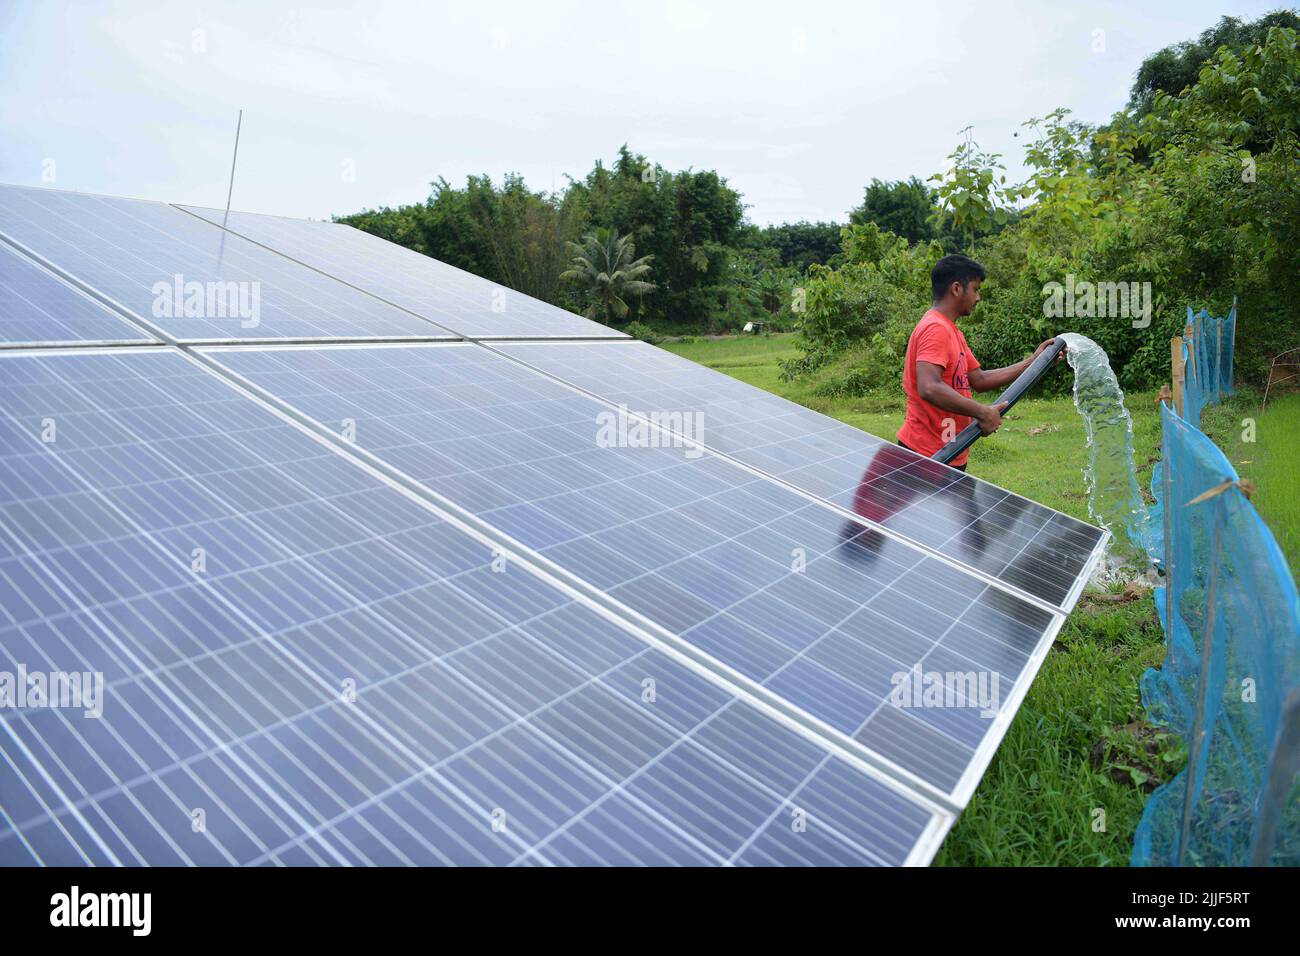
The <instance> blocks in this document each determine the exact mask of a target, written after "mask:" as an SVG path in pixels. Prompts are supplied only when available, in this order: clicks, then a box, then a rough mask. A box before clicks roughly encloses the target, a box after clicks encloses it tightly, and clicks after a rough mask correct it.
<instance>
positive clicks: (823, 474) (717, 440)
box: [500, 342, 1103, 610]
mask: <svg viewBox="0 0 1300 956" xmlns="http://www.w3.org/2000/svg"><path fill="white" fill-rule="evenodd" d="M500 349H501V351H503V352H505V353H507V354H509V355H511V356H514V357H516V358H518V359H521V360H522V361H524V362H526V363H528V364H529V365H531V366H533V367H535V368H538V369H541V370H542V371H544V372H546V373H548V374H550V375H554V376H557V377H559V378H561V379H564V380H565V381H566V382H570V383H572V384H574V385H577V386H578V387H580V388H582V389H585V390H586V391H589V392H591V393H593V394H595V395H598V396H600V397H601V398H603V399H605V400H606V401H609V402H614V403H616V404H624V405H626V406H628V408H629V409H633V410H637V409H639V410H642V411H643V412H644V411H646V410H651V409H654V410H659V411H673V410H687V411H692V412H699V413H701V414H702V416H703V421H704V434H703V442H704V444H705V445H707V446H708V447H709V448H712V449H715V450H717V451H720V452H723V453H724V454H726V455H729V456H731V457H733V458H735V459H737V460H738V461H742V462H744V463H745V464H747V465H750V466H751V467H753V468H756V469H759V470H761V471H763V472H765V473H767V474H770V475H774V476H777V477H779V478H780V479H781V480H783V481H786V482H789V483H790V484H791V485H794V486H795V487H796V488H799V489H800V490H802V491H805V492H808V493H809V494H812V495H816V496H818V497H820V498H823V499H825V500H827V501H829V502H831V503H833V504H835V505H838V506H839V507H840V508H843V509H845V510H847V511H851V512H854V513H855V514H857V515H859V516H860V517H862V518H864V519H865V520H867V521H869V522H871V523H873V524H876V525H879V526H883V527H885V528H888V529H890V530H891V531H894V532H897V533H898V534H901V535H904V536H905V537H907V538H908V539H910V540H912V541H915V542H918V543H920V544H922V545H924V546H925V547H927V548H931V549H933V550H935V551H937V552H939V553H942V554H944V555H946V556H948V557H949V558H951V559H953V560H955V561H957V562H958V563H960V564H963V565H966V566H968V567H972V568H977V569H979V570H981V571H983V572H985V573H987V574H991V575H994V576H996V577H997V578H998V579H999V580H1001V581H1003V582H1004V583H1006V584H1008V585H1011V586H1012V587H1015V588H1018V589H1020V590H1021V591H1024V592H1026V593H1028V594H1031V595H1034V596H1035V597H1038V598H1041V599H1042V600H1044V601H1046V602H1048V603H1049V604H1052V605H1055V606H1058V607H1062V608H1064V609H1066V610H1069V608H1070V607H1072V606H1073V605H1074V601H1075V599H1076V598H1077V596H1078V595H1077V588H1078V587H1079V586H1080V585H1081V584H1082V578H1081V572H1082V570H1083V568H1084V567H1085V566H1086V565H1087V564H1088V563H1089V561H1090V560H1091V559H1092V558H1093V556H1094V554H1095V552H1096V550H1097V548H1098V546H1099V545H1100V544H1101V540H1102V537H1103V534H1102V531H1101V530H1100V529H1099V528H1095V527H1093V526H1092V525H1089V524H1085V523H1083V522H1082V521H1078V520H1076V519H1074V518H1071V517H1069V516H1068V515H1063V514H1061V513H1060V512H1057V511H1053V510H1051V509H1050V508H1045V507H1043V506H1042V505H1039V504H1036V503H1034V502H1032V501H1029V500H1027V499H1025V498H1021V497H1019V496H1018V495H1013V494H1011V493H1009V492H1006V491H1003V490H1002V489H1001V488H998V487H995V486H993V485H990V484H988V483H987V482H983V481H979V480H977V479H975V478H971V477H968V476H965V475H962V474H961V473H959V472H957V471H954V470H952V469H949V468H945V467H943V466H940V465H936V464H935V463H933V462H931V461H930V460H929V459H926V458H922V457H921V456H919V455H916V454H914V453H912V452H910V451H907V450H905V449H903V448H900V447H899V446H897V445H894V444H891V443H889V442H886V441H882V440H881V439H879V438H876V437H875V436H874V435H869V434H867V433H866V432H864V431H862V430H860V429H857V428H853V427H852V426H850V425H845V424H844V423H842V422H838V421H836V420H834V419H832V418H828V417H826V416H824V415H819V414H818V413H816V412H814V411H811V410H809V409H807V408H804V407H803V406H802V405H796V404H794V403H793V402H788V401H786V400H785V399H783V398H779V397H778V396H776V395H773V394H771V393H770V392H764V391H762V390H760V389H757V388H754V387H752V386H750V385H746V384H745V383H743V382H739V381H737V380H736V379H733V378H731V377H729V376H727V375H723V374H722V373H720V372H715V371H713V370H712V369H707V368H704V367H703V366H701V365H696V364H695V363H694V362H689V361H686V360H685V359H681V358H678V357H677V356H675V355H673V354H672V353H670V352H665V351H663V350H662V349H657V348H654V347H653V346H650V345H646V344H645V343H643V342H625V343H617V344H615V343H609V344H605V343H590V344H576V343H521V344H510V345H502V346H500Z"/></svg>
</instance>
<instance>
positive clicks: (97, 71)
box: [0, 0, 1284, 224]
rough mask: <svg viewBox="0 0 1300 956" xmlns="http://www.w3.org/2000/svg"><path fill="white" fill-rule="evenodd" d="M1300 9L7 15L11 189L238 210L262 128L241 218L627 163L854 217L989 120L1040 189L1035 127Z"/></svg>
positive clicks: (1276, 1)
mask: <svg viewBox="0 0 1300 956" xmlns="http://www.w3.org/2000/svg"><path fill="white" fill-rule="evenodd" d="M1282 5H1284V4H1283V3H1281V2H1280V0H1266V2H1255V0H1244V2H1237V0H1225V2H1219V3H1207V2H1203V0H1173V2H1165V0H1152V2H1146V3H1144V4H1143V5H1142V6H1141V7H1140V8H1139V7H1135V6H1134V5H1133V3H1132V2H1124V3H1110V2H1102V3H1088V4H1066V3H1058V2H1053V0H1039V2H1013V0H984V2H980V3H940V2H934V0H909V2H906V3H903V2H892V3H868V2H851V0H842V2H840V3H817V2H810V0H801V2H791V0H786V2H783V3H764V2H761V0H749V2H741V3H708V2H705V0H699V2H685V0H672V2H665V3H655V2H649V0H635V2H627V3H618V2H612V0H611V2H601V3H578V2H558V3H543V2H540V0H537V2H531V3H528V2H520V3H502V2H491V0H473V2H461V3H416V2H406V3H397V2H388V0H365V2H357V3H344V2H338V3H310V4H291V3H284V2H277V0H253V2H246V3H245V2H205V3H194V2H184V0H179V2H178V0H168V2H153V0H136V2H119V3H112V2H84V3H76V2H68V3H61V2H56V0H31V2H28V0H0V130H3V132H2V133H0V182H7V183H24V184H33V185H39V184H41V183H42V176H43V173H44V174H45V175H47V176H48V173H49V171H50V170H51V169H52V171H53V174H54V177H55V178H54V182H53V183H52V185H56V186H59V187H62V188H68V189H81V190H86V191H90V192H102V193H111V194H116V195H124V196H136V197H142V198H149V199H161V200H166V201H170V202H185V203H200V204H205V205H213V206H222V205H224V204H225V198H226V187H227V177H228V175H229V171H230V153H231V147H232V144H233V138H234V130H235V118H236V114H237V111H238V110H239V109H240V108H241V107H242V108H243V109H244V111H245V112H244V125H243V133H242V136H241V139H240V147H239V168H238V172H237V174H236V179H235V189H234V202H233V206H234V208H236V209H246V210H252V211H257V212H271V213H280V214H284V215H291V216H313V217H317V218H324V217H327V216H329V215H331V214H343V213H348V212H354V211H357V210H359V209H361V208H363V207H366V206H377V205H396V204H399V203H407V202H415V201H419V200H422V199H423V198H424V197H425V196H426V195H427V194H428V183H429V182H430V181H431V180H433V179H436V178H437V177H438V176H443V177H445V178H446V179H448V180H449V181H451V182H452V183H454V184H457V185H460V184H462V183H463V181H464V177H465V176H466V175H467V174H470V173H483V172H486V173H488V174H490V175H491V176H492V177H493V179H494V180H498V181H499V179H500V177H501V175H502V174H503V173H505V172H507V171H515V172H519V173H522V174H523V175H524V177H525V179H526V180H527V181H528V183H529V185H530V186H532V187H534V188H542V189H551V188H553V187H555V188H558V187H562V186H563V185H564V182H565V180H564V175H565V174H566V173H567V174H570V175H573V176H575V177H579V176H582V175H584V174H585V173H586V172H587V171H588V170H589V169H590V168H591V167H592V165H593V162H594V161H595V160H596V159H597V158H604V159H606V160H607V161H608V160H610V159H612V157H613V156H614V154H615V151H616V150H617V149H618V147H619V145H620V144H622V143H624V142H626V143H627V144H628V145H629V147H630V148H632V149H633V150H634V151H636V152H640V153H644V154H645V155H646V156H648V157H649V158H650V159H652V160H654V161H657V162H659V163H661V164H662V165H663V166H664V167H666V168H668V169H674V170H676V169H682V168H686V167H693V168H695V169H716V170H717V171H718V172H719V173H721V174H722V175H723V176H725V177H726V178H727V179H728V181H729V182H730V183H731V185H732V186H733V187H735V188H736V189H738V190H740V192H741V193H742V194H743V195H744V198H745V202H746V203H747V204H748V206H749V210H748V214H749V217H750V219H751V220H752V221H754V222H757V223H759V224H767V223H774V222H785V221H794V220H798V219H811V220H839V221H842V220H843V219H844V218H845V217H846V215H847V211H848V210H849V209H850V208H851V207H853V206H854V205H856V204H857V203H859V202H860V201H861V198H862V190H863V187H864V186H865V185H866V183H867V182H869V181H870V180H871V178H872V177H873V176H875V177H879V178H881V179H898V178H903V177H906V176H908V175H911V174H917V175H919V176H921V177H922V178H926V177H927V176H929V175H930V174H931V173H933V172H936V171H938V170H939V169H941V168H943V167H944V165H945V163H944V159H945V157H946V156H947V154H948V153H949V152H951V151H952V148H953V146H954V145H955V144H956V142H957V139H958V137H957V132H958V130H960V129H961V128H962V127H964V126H966V125H968V124H974V126H975V131H974V132H975V138H976V139H977V140H978V141H979V142H980V144H981V145H982V146H983V147H985V148H986V149H991V150H994V151H998V152H1002V153H1003V154H1004V156H1005V157H1006V158H1007V160H1008V167H1009V172H1011V173H1016V172H1017V171H1018V170H1019V168H1020V166H1019V158H1020V155H1021V148H1020V143H1021V142H1022V141H1023V138H1022V139H1014V138H1013V137H1012V133H1013V132H1015V131H1016V130H1017V129H1018V128H1019V124H1020V123H1021V122H1022V121H1024V120H1026V119H1028V118H1030V117H1031V116H1041V115H1043V114H1044V113H1046V112H1048V111H1049V110H1051V109H1053V108H1054V107H1057V106H1067V107H1070V108H1071V109H1073V110H1074V115H1075V117H1077V118H1080V119H1085V120H1089V121H1102V120H1105V119H1107V118H1108V117H1109V116H1110V114H1111V113H1112V112H1113V111H1114V110H1116V109H1118V108H1119V107H1121V106H1122V105H1123V104H1124V102H1125V101H1126V100H1127V97H1128V90H1129V87H1130V85H1131V83H1132V77H1133V72H1134V71H1135V70H1136V68H1137V66H1138V64H1139V63H1140V62H1141V60H1142V58H1143V57H1144V56H1146V55H1147V54H1149V53H1152V52H1154V51H1155V50H1157V49H1159V48H1161V47H1163V46H1166V45H1168V44H1170V43H1175V42H1178V41H1181V40H1186V39H1190V38H1192V37H1194V36H1196V35H1197V34H1199V33H1200V32H1201V31H1202V30H1204V29H1205V28H1207V27H1209V26H1211V25H1212V24H1213V23H1214V22H1216V21H1217V20H1218V18H1219V17H1220V16H1221V15H1223V14H1231V15H1235V16H1240V17H1243V18H1246V19H1254V18H1255V17H1257V16H1259V15H1260V14H1262V13H1265V12H1267V11H1268V10H1270V9H1276V8H1277V7H1279V6H1282ZM1098 30H1100V31H1104V34H1096V33H1095V31H1098ZM196 31H197V32H196ZM1099 38H1100V40H1101V41H1102V45H1103V47H1104V48H1103V49H1102V50H1100V51H1097V50H1094V46H1095V45H1097V43H1098V39H1099ZM50 160H52V161H53V164H52V165H51V164H50V162H49V161H50ZM349 169H350V170H351V171H352V174H353V175H351V177H349V176H348V175H347V172H348V170H349ZM47 184H48V183H47Z"/></svg>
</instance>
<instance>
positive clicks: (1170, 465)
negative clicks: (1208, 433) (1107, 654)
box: [1160, 412, 1174, 647]
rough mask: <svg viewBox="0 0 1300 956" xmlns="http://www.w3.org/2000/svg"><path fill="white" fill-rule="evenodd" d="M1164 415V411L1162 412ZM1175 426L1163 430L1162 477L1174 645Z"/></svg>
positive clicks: (1168, 627)
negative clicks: (1173, 453) (1173, 451)
mask: <svg viewBox="0 0 1300 956" xmlns="http://www.w3.org/2000/svg"><path fill="white" fill-rule="evenodd" d="M1162 417H1163V412H1162ZM1173 433H1174V427H1173V426H1172V425H1168V424H1166V425H1165V427H1164V428H1163V429H1162V431H1161V446H1162V447H1161V449H1160V454H1161V458H1162V459H1163V460H1162V461H1161V462H1160V478H1161V484H1162V486H1163V488H1164V505H1165V514H1164V519H1165V645H1166V646H1167V647H1173V646H1174V458H1173V455H1172V454H1171V452H1172V450H1173Z"/></svg>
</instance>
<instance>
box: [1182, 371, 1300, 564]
mask: <svg viewBox="0 0 1300 956" xmlns="http://www.w3.org/2000/svg"><path fill="white" fill-rule="evenodd" d="M1259 405H1260V401H1259V396H1258V395H1256V394H1254V393H1246V394H1239V395H1235V396H1233V397H1232V398H1230V399H1229V400H1228V401H1226V402H1224V403H1223V404H1222V405H1218V406H1211V407H1209V408H1207V409H1206V410H1205V411H1204V412H1203V413H1202V415H1201V429H1202V431H1204V432H1205V433H1206V434H1207V435H1209V436H1210V437H1211V438H1213V439H1214V440H1215V442H1216V443H1217V444H1218V446H1219V447H1220V448H1222V449H1223V451H1224V453H1225V454H1226V455H1227V456H1228V461H1230V462H1232V466H1233V467H1234V468H1235V469H1236V470H1237V474H1239V475H1240V476H1241V477H1242V478H1246V479H1249V480H1250V481H1251V482H1252V483H1254V485H1255V494H1254V497H1253V498H1252V499H1251V501H1252V502H1253V503H1254V505H1255V508H1256V510H1258V511H1259V513H1260V515H1262V516H1263V518H1264V520H1265V521H1266V522H1268V526H1269V529H1270V530H1271V531H1272V532H1273V536H1274V537H1275V538H1277V542H1278V544H1279V545H1281V547H1282V553H1283V554H1285V555H1286V558H1287V561H1288V562H1290V565H1291V574H1292V575H1293V576H1296V575H1298V574H1300V394H1295V393H1292V394H1290V395H1284V396H1283V397H1281V398H1277V399H1273V400H1270V401H1269V404H1268V408H1267V409H1266V410H1264V411H1263V412H1261V411H1260V410H1259ZM1252 423H1253V426H1254V428H1253V434H1252V431H1251V428H1250V425H1251V424H1252ZM1247 439H1249V440H1247Z"/></svg>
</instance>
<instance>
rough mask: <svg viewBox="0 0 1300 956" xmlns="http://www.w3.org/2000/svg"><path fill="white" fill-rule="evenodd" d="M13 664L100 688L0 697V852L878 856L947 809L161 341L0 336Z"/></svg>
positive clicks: (3, 624) (919, 847) (7, 653)
mask: <svg viewBox="0 0 1300 956" xmlns="http://www.w3.org/2000/svg"><path fill="white" fill-rule="evenodd" d="M250 354H251V353H250ZM284 354H288V353H284ZM392 354H399V353H392ZM410 371H411V370H410V368H406V369H403V374H404V375H408V374H410ZM353 374H357V373H353ZM362 374H364V373H362ZM479 387H485V386H482V385H480V386H479ZM462 397H464V396H463V395H462ZM450 398H451V396H450V395H449V396H448V399H450ZM448 411H449V412H454V409H451V408H449V409H448ZM450 418H451V419H452V420H457V421H459V423H460V424H461V425H462V426H463V425H465V424H467V422H466V420H465V418H464V416H457V415H455V414H454V413H453V414H451V415H450ZM371 423H372V422H371V420H369V419H367V420H366V422H365V423H364V425H365V426H366V427H365V430H363V434H365V433H366V432H368V431H369V427H368V426H369V425H370V424H371ZM51 426H53V427H51ZM501 437H504V436H503V435H502V436H501ZM20 668H25V669H26V672H27V673H34V672H37V671H43V672H49V671H62V672H69V673H73V672H76V673H80V672H99V673H102V675H103V678H104V681H105V686H104V690H103V695H102V697H101V698H100V701H101V706H102V713H101V714H100V716H98V717H91V716H83V714H82V712H81V711H79V710H74V709H71V708H66V707H63V708H49V707H43V706H41V705H40V704H39V703H38V702H36V701H28V702H27V704H26V706H20V707H16V708H15V707H8V708H5V709H3V710H2V711H0V864H23V863H54V864H65V863H73V864H75V863H127V864H132V863H155V864H163V863H201V864H223V863H245V864H256V863H271V864H275V863H289V864H311V863H354V864H365V863H419V864H440V863H467V864H488V863H494V864H520V865H523V864H542V865H547V864H557V863H560V864H563V863H664V864H727V863H734V864H742V865H745V864H757V865H762V864H770V863H787V864H789V863H819V864H824V863H853V864H858V863H893V864H896V863H901V862H906V861H917V860H924V859H927V858H928V856H929V854H930V853H932V852H933V849H934V846H935V845H936V843H937V840H938V838H939V837H940V836H941V835H942V832H943V830H944V829H945V828H946V826H947V825H948V824H949V823H950V822H951V820H950V817H948V815H947V814H943V813H939V812H936V811H935V810H933V809H932V808H931V807H930V806H929V805H927V804H925V803H923V802H919V801H918V800H917V799H916V798H914V797H911V796H908V795H905V794H904V793H902V792H901V791H900V790H899V789H897V788H896V786H895V785H893V784H890V783H885V782H882V781H881V780H879V779H876V778H875V777H874V776H873V775H871V774H869V773H866V772H863V771H862V770H859V769H858V768H857V767H855V766H853V765H851V764H849V763H847V762H846V761H844V760H843V759H841V758H840V757H838V756H835V755H834V754H832V753H831V752H830V751H828V750H826V749H824V748H823V747H822V746H821V745H820V744H817V743H814V742H812V741H810V740H808V739H806V738H805V737H803V736H801V735H799V734H797V733H795V732H794V731H792V730H790V729H789V728H787V727H786V726H785V725H784V724H782V723H779V722H776V721H775V720H773V719H772V718H770V717H768V716H766V715H765V714H763V713H760V712H759V711H757V710H756V709H755V708H753V707H752V706H751V705H749V704H748V703H746V702H745V701H744V700H741V699H739V698H737V697H736V696H735V695H733V694H732V693H730V692H729V691H727V690H726V689H725V687H724V686H723V685H720V684H719V683H718V682H717V681H716V680H713V679H708V678H705V677H702V676H700V675H699V674H698V673H696V672H695V671H693V670H690V669H688V668H686V667H685V666H683V665H682V664H680V663H679V662H678V661H677V660H676V659H674V658H673V657H671V656H670V655H668V654H665V653H664V652H662V651H660V650H657V649H655V647H654V646H653V645H652V644H651V643H649V642H647V641H645V640H642V639H640V638H638V637H637V636H635V635H634V634H633V633H632V632H630V631H628V630H626V629H624V628H622V627H619V626H616V625H615V624H613V623H611V622H610V621H608V620H607V619H606V618H604V617H602V616H601V615H599V614H598V613H597V612H595V611H593V610H591V609H590V608H589V607H588V606H586V605H585V604H583V603H581V602H577V601H575V600H572V599H571V598H570V597H569V596H568V595H567V594H566V593H565V592H563V591H561V590H559V589H558V588H556V587H554V586H552V585H551V584H549V583H547V582H546V581H545V580H544V579H543V578H541V577H540V576H537V575H535V574H533V573H531V572H529V571H528V570H527V569H526V568H525V567H523V566H522V565H520V564H518V563H517V562H515V563H512V564H510V565H509V566H507V567H506V569H505V570H504V571H502V572H500V573H498V572H497V571H495V570H493V568H492V565H491V555H490V553H489V549H488V548H487V547H486V545H485V544H484V543H482V542H480V541H479V540H478V539H476V538H474V537H472V536H470V535H469V534H467V533H465V532H463V531H461V530H459V529H458V528H456V527H455V526H453V525H452V524H449V523H448V522H446V521H445V520H442V519H441V518H440V517H439V516H438V515H437V514H436V513H434V512H432V511H431V510H430V509H428V508H427V507H426V506H424V505H422V504H419V503H417V502H415V501H413V500H411V498H409V497H407V496H406V495H404V494H403V493H401V492H399V491H397V490H396V489H394V488H393V487H391V486H390V485H388V484H385V483H384V482H382V481H380V480H379V479H377V478H375V477H373V476H372V474H371V473H370V472H368V471H367V470H365V469H363V468H361V467H359V466H357V465H356V464H354V463H353V462H350V461H348V460H347V459H346V458H345V457H343V456H341V455H339V454H338V453H337V452H335V451H334V450H331V449H330V448H328V447H326V446H325V445H324V444H323V443H321V442H319V441H317V440H314V439H312V438H310V437H308V436H307V435H305V434H304V433H303V432H302V431H301V430H299V429H298V428H297V427H295V426H292V425H289V424H287V423H286V422H285V421H284V420H283V419H281V418H279V417H277V416H276V415H274V414H273V413H271V412H270V411H269V410H267V409H266V408H264V407H263V406H261V405H259V404H258V403H257V402H255V401H253V400H251V399H249V398H247V397H245V396H243V395H241V394H240V393H239V392H238V391H236V390H234V389H232V388H230V387H229V386H228V385H227V384H226V383H224V382H222V381H221V380H220V379H219V378H218V377H216V376H215V375H213V374H211V373H210V372H208V371H206V370H204V369H202V368H199V367H198V366H197V365H196V364H195V363H193V362H191V361H190V360H188V359H186V358H185V357H183V356H182V355H180V354H179V353H178V352H176V351H175V350H172V349H131V350H117V351H114V350H105V349H100V350H97V351H95V352H80V353H76V354H68V353H63V354H58V353H54V352H45V353H40V352H32V353H27V354H18V353H11V354H8V355H4V356H0V671H7V672H9V673H10V674H14V673H17V672H18V671H19V669H20ZM647 691H652V692H650V693H647ZM83 703H86V704H89V703H90V702H89V701H83ZM795 814H804V815H806V826H805V827H804V828H803V830H802V832H798V831H797V829H796V828H793V827H792V826H791V825H790V824H791V817H792V816H793V815H795ZM199 824H201V825H199Z"/></svg>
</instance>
